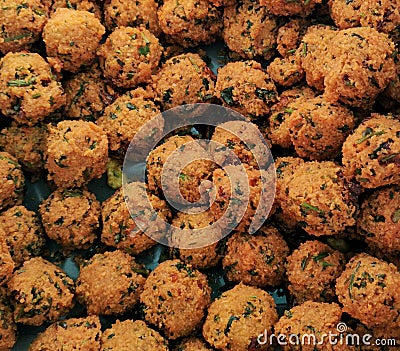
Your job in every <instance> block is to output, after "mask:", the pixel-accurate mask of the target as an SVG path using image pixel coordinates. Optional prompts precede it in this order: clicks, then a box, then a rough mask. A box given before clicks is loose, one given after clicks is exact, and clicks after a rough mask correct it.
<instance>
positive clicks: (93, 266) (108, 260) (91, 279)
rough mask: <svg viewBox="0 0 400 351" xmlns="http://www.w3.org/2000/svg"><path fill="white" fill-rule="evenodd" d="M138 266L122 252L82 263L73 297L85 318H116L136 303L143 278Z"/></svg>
mask: <svg viewBox="0 0 400 351" xmlns="http://www.w3.org/2000/svg"><path fill="white" fill-rule="evenodd" d="M138 268H139V266H138V265H137V264H136V262H135V261H134V259H133V257H132V256H130V255H128V254H127V253H124V252H122V251H119V250H117V251H112V252H105V253H104V254H96V255H94V256H93V257H92V258H91V259H90V260H88V261H85V262H84V263H83V264H82V266H81V268H80V272H79V277H78V279H77V281H76V296H77V299H78V301H79V302H80V303H81V304H82V305H83V306H85V307H86V309H87V312H88V314H96V315H113V314H115V315H119V314H123V313H125V312H127V311H130V310H132V308H133V307H134V306H135V305H136V303H137V302H138V301H139V295H140V293H141V292H142V291H143V284H144V282H145V280H146V279H145V278H144V277H143V276H141V275H140V274H138V273H136V272H135V271H137V269H138Z"/></svg>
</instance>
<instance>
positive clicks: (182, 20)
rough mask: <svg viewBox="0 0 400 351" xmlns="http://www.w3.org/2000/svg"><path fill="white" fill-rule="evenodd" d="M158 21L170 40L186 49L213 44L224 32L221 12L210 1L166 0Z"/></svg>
mask: <svg viewBox="0 0 400 351" xmlns="http://www.w3.org/2000/svg"><path fill="white" fill-rule="evenodd" d="M158 20H159V23H160V27H161V30H162V31H163V32H164V34H166V36H167V39H168V40H169V41H171V42H172V43H176V44H179V45H181V46H183V47H186V48H187V47H192V46H196V45H200V44H210V43H212V42H214V41H215V40H217V38H218V37H219V36H220V34H221V30H222V14H221V11H220V10H219V9H218V8H216V7H215V6H213V5H212V4H211V3H210V1H209V0H185V1H182V0H166V1H164V3H163V5H161V6H160V8H159V10H158Z"/></svg>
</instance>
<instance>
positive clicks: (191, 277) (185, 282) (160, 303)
mask: <svg viewBox="0 0 400 351" xmlns="http://www.w3.org/2000/svg"><path fill="white" fill-rule="evenodd" d="M210 294H211V289H210V287H209V286H208V283H207V277H206V276H205V275H204V274H202V273H200V272H199V271H197V270H195V269H193V267H192V266H191V265H190V264H185V263H183V262H182V261H180V260H169V261H164V262H163V263H161V264H160V265H159V266H158V267H157V268H156V269H155V270H154V271H153V272H151V273H150V275H149V277H148V278H147V280H146V283H145V285H144V291H143V293H142V294H141V295H140V301H141V302H142V303H143V304H144V306H145V309H144V312H145V319H146V321H148V322H149V323H151V324H153V325H156V326H157V327H158V328H159V329H161V330H162V331H163V332H164V333H165V335H166V336H167V337H168V338H169V339H172V340H174V339H177V338H179V337H182V336H187V335H189V334H190V333H191V332H192V331H193V330H195V329H196V328H198V327H199V326H200V325H201V322H202V319H203V317H204V313H205V309H206V308H207V307H208V305H209V304H210V300H211V299H210Z"/></svg>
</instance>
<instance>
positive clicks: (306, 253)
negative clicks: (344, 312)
mask: <svg viewBox="0 0 400 351" xmlns="http://www.w3.org/2000/svg"><path fill="white" fill-rule="evenodd" d="M345 262H346V261H345V257H344V255H343V254H342V253H341V252H339V251H336V250H333V249H331V247H330V246H328V245H326V244H324V243H322V242H320V241H317V240H313V241H307V242H305V243H303V244H301V245H300V246H299V248H297V249H296V250H294V251H293V253H292V254H291V255H290V256H289V257H288V258H287V265H286V274H287V277H288V280H289V291H290V293H291V294H292V295H293V296H294V297H295V299H296V302H297V303H303V302H304V301H307V300H311V301H318V302H331V301H332V300H333V299H334V297H335V280H336V278H337V277H338V276H339V275H340V274H341V273H342V271H343V269H344V264H345Z"/></svg>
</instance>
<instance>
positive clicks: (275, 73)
mask: <svg viewBox="0 0 400 351" xmlns="http://www.w3.org/2000/svg"><path fill="white" fill-rule="evenodd" d="M267 72H268V74H269V75H270V76H271V78H272V80H273V81H274V82H275V83H276V84H278V85H281V86H283V87H290V86H292V85H294V84H296V83H298V82H300V81H301V80H302V79H303V78H304V71H303V69H302V68H301V63H300V58H299V57H298V56H296V55H291V56H288V57H284V58H279V57H277V58H275V60H274V61H272V62H271V63H270V65H269V66H268V67H267Z"/></svg>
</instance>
